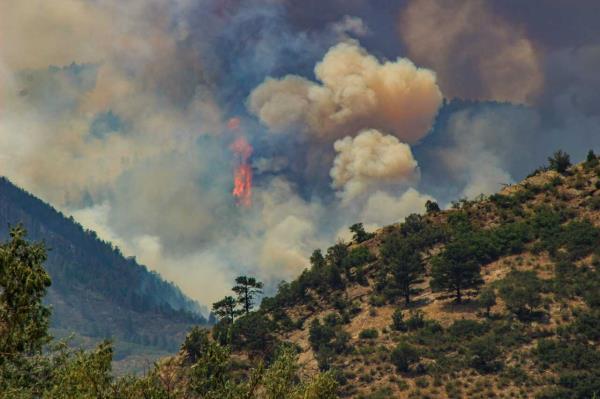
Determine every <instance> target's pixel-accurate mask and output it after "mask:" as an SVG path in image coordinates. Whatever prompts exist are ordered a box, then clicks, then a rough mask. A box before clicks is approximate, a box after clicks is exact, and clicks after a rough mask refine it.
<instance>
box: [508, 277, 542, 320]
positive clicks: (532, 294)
mask: <svg viewBox="0 0 600 399" xmlns="http://www.w3.org/2000/svg"><path fill="white" fill-rule="evenodd" d="M541 286H542V284H541V281H540V280H539V278H538V277H537V274H536V273H535V272H533V271H517V270H512V271H511V272H510V273H509V274H508V275H507V276H506V277H505V278H504V279H503V280H502V281H501V282H500V288H499V290H498V292H499V294H500V297H501V298H502V300H503V301H504V303H505V304H506V307H507V308H508V309H509V310H510V311H511V312H513V313H514V314H515V315H516V316H517V317H518V318H520V319H526V318H527V317H528V316H530V315H531V312H532V311H534V310H535V309H536V308H538V307H539V306H540V305H541V301H542V298H541V296H540V291H541Z"/></svg>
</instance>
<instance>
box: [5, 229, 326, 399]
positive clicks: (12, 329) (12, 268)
mask: <svg viewBox="0 0 600 399" xmlns="http://www.w3.org/2000/svg"><path fill="white" fill-rule="evenodd" d="M25 235H26V233H25V230H24V229H23V228H22V227H17V228H14V229H12V230H11V232H10V240H9V241H8V242H6V243H3V244H0V398H7V399H8V398H10V399H18V398H23V399H29V398H32V397H35V398H52V399H61V398H64V399H70V398H90V399H91V398H94V399H97V398H105V399H110V398H114V399H127V398H131V399H134V398H135V399H137V398H153V399H167V398H214V399H217V398H219V399H220V398H231V399H237V398H239V399H242V398H244V399H252V398H259V397H260V398H273V399H275V398H284V397H285V398H291V399H294V398H297V399H329V398H334V397H335V392H336V382H335V381H334V379H333V378H332V377H331V375H329V374H320V375H317V376H315V377H314V378H311V379H301V378H300V377H299V375H298V369H299V366H298V364H297V354H296V352H295V350H294V349H293V348H291V347H288V346H280V347H279V348H277V351H276V352H275V353H274V356H273V358H272V359H271V360H270V361H268V362H259V363H258V364H257V365H255V367H252V368H250V367H245V368H244V367H240V362H239V361H236V360H235V359H233V357H232V356H231V350H230V347H229V346H227V345H220V344H219V343H217V342H214V341H213V340H210V339H209V337H208V332H207V331H206V330H203V329H201V328H198V327H197V328H195V329H193V330H192V331H191V332H190V334H189V335H188V336H187V338H186V340H185V342H184V343H183V345H182V346H181V349H182V354H183V356H181V357H179V358H172V359H171V360H170V361H169V362H168V364H163V365H161V366H158V365H157V366H155V367H154V368H153V369H152V370H150V371H149V372H148V373H147V374H146V375H145V376H142V377H135V376H127V377H123V378H115V377H114V376H113V375H112V373H111V361H112V357H113V351H112V346H111V344H110V342H108V341H106V342H104V343H102V344H100V345H99V346H98V347H97V348H96V349H95V350H93V351H87V352H86V351H81V350H71V349H68V346H67V345H66V343H64V342H55V341H53V340H52V338H51V337H50V336H49V334H48V325H49V318H50V309H49V308H48V307H46V306H44V304H43V303H42V298H43V297H44V295H45V293H46V290H47V289H48V287H49V286H50V284H51V279H50V276H49V275H48V273H47V272H46V270H45V269H44V267H43V263H44V262H45V260H46V249H45V246H44V245H43V244H42V243H34V244H32V243H30V242H28V241H27V240H26V236H25ZM239 294H240V295H241V296H243V297H246V298H247V295H246V294H248V292H246V293H244V292H242V291H240V292H239ZM246 304H248V302H246ZM246 310H247V312H248V313H249V312H250V309H248V308H247V309H246Z"/></svg>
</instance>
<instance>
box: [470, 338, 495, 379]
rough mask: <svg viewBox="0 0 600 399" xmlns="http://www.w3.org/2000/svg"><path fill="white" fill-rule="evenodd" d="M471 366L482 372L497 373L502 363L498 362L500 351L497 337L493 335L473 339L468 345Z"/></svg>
mask: <svg viewBox="0 0 600 399" xmlns="http://www.w3.org/2000/svg"><path fill="white" fill-rule="evenodd" d="M468 356H469V365H470V366H471V367H473V368H474V369H476V370H478V371H481V372H486V373H488V372H492V371H496V370H497V369H498V368H499V367H500V363H499V362H497V361H496V359H497V358H498V356H500V350H499V348H498V345H497V343H496V337H495V336H494V335H492V334H488V335H484V336H483V337H478V338H475V339H473V340H472V341H471V342H470V343H469V345H468Z"/></svg>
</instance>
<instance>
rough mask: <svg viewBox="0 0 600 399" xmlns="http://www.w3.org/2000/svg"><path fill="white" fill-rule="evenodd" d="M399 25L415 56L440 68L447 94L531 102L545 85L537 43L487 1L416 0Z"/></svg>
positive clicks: (411, 3) (429, 65)
mask: <svg viewBox="0 0 600 399" xmlns="http://www.w3.org/2000/svg"><path fill="white" fill-rule="evenodd" d="M399 27H400V31H401V34H402V39H403V41H404V43H405V44H406V47H407V49H408V54H409V56H410V57H411V59H414V60H415V61H416V62H418V63H420V64H423V65H426V66H427V67H429V68H432V69H433V70H434V71H436V73H437V74H438V76H439V81H440V85H441V87H442V90H443V92H444V94H445V95H447V96H449V97H461V98H469V99H483V100H496V101H512V102H517V103H531V102H532V101H533V100H534V99H535V97H536V95H537V94H538V93H539V91H540V89H541V87H542V83H543V79H544V77H543V72H542V70H541V65H540V61H539V55H538V53H537V51H536V48H535V46H534V44H533V43H532V42H531V41H530V40H529V39H528V38H527V36H526V35H525V33H524V31H523V29H522V28H521V27H519V26H515V25H514V24H512V23H510V22H509V21H507V20H505V19H503V18H501V17H500V16H499V15H497V14H494V13H493V10H492V9H491V8H490V7H489V6H488V5H487V3H486V2H485V1H484V0H449V1H447V0H413V1H411V2H410V3H409V5H408V6H407V8H406V9H404V10H403V11H402V17H401V18H400V22H399Z"/></svg>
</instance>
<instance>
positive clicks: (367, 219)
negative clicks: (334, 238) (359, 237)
mask: <svg viewBox="0 0 600 399" xmlns="http://www.w3.org/2000/svg"><path fill="white" fill-rule="evenodd" d="M427 201H433V197H431V196H429V195H425V194H421V193H419V192H418V191H417V190H415V189H414V188H409V189H408V190H406V191H405V192H404V193H403V194H402V195H400V196H399V197H398V196H394V195H391V194H388V193H386V192H384V191H376V192H375V193H373V194H372V195H371V196H370V197H369V199H368V200H367V202H366V204H365V206H364V208H363V210H362V212H361V220H362V221H363V222H364V223H365V225H366V226H367V227H368V228H369V227H370V228H375V227H381V226H385V225H388V224H391V223H397V222H401V221H403V220H404V218H405V217H407V216H408V215H410V214H411V213H419V214H421V213H423V210H424V209H425V203H426V202H427Z"/></svg>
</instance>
